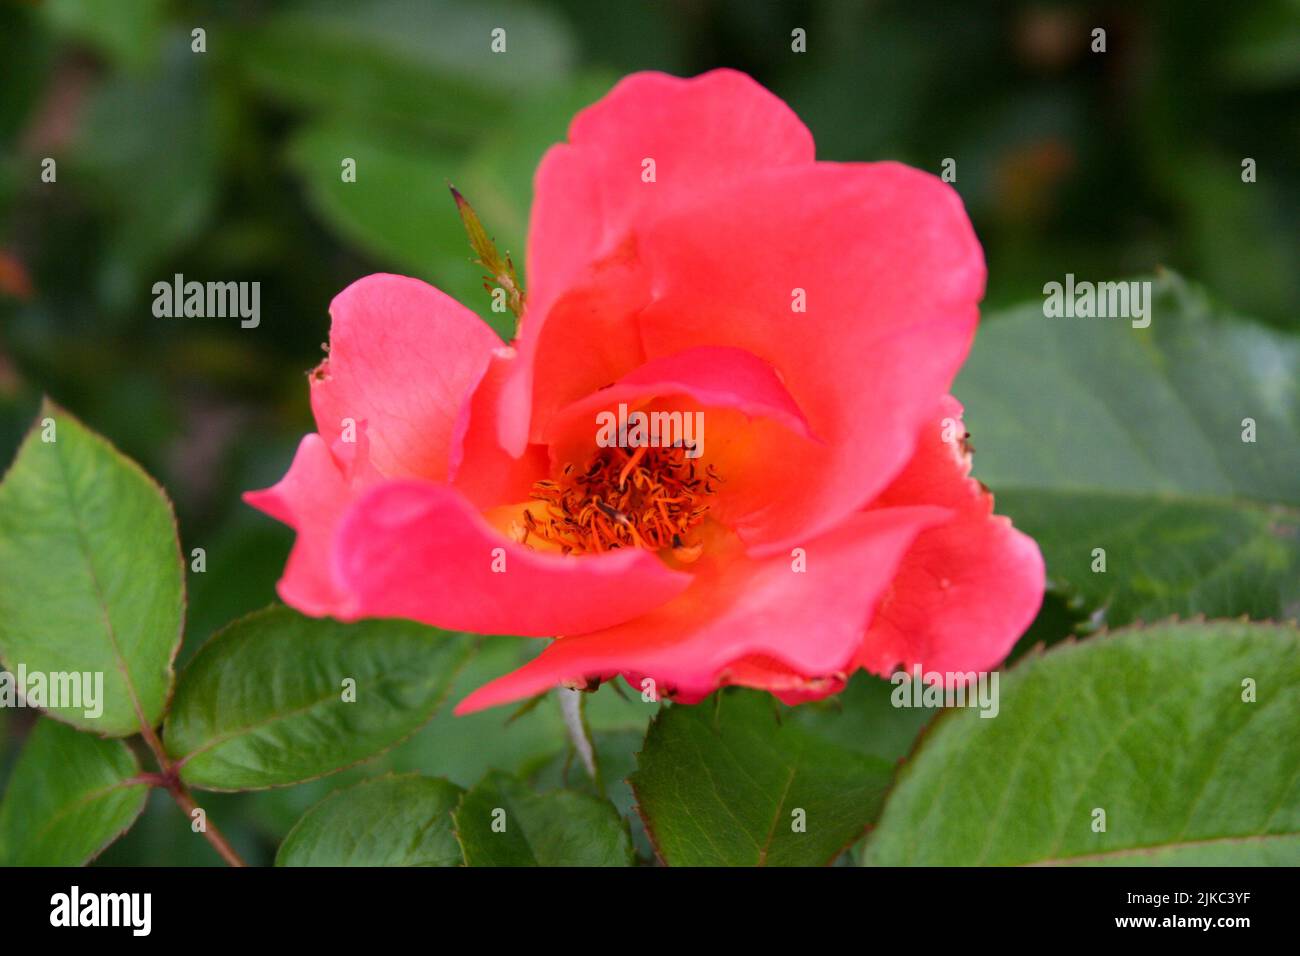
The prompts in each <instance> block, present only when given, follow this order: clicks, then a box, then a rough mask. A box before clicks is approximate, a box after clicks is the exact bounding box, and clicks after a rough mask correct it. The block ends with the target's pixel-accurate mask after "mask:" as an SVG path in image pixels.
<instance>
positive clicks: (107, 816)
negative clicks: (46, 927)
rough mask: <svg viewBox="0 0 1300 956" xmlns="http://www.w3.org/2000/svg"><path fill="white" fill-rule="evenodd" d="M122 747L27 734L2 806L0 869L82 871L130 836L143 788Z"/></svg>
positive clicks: (49, 733)
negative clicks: (75, 868)
mask: <svg viewBox="0 0 1300 956" xmlns="http://www.w3.org/2000/svg"><path fill="white" fill-rule="evenodd" d="M139 772H140V767H139V765H138V764H137V763H136V760H135V756H134V755H133V754H132V753H131V751H130V749H129V748H128V747H127V746H126V744H124V743H122V742H121V741H120V740H101V739H100V738H98V737H93V736H91V735H89V734H83V733H79V732H78V731H76V730H74V729H73V728H71V727H68V726H65V725H63V724H60V723H58V722H57V721H53V720H41V721H38V722H37V723H36V726H35V727H33V728H32V732H31V735H30V736H29V737H28V738H27V744H26V746H25V747H24V748H23V752H22V754H21V756H19V758H18V762H17V764H15V765H14V770H13V774H12V775H11V776H10V778H9V784H8V786H7V788H6V789H5V794H4V803H3V804H0V865H4V866H80V865H81V864H83V863H85V862H87V861H88V860H91V859H93V858H94V857H96V856H98V855H99V853H100V852H102V851H103V849H104V848H105V847H106V846H108V845H109V844H110V843H112V842H113V841H114V840H116V839H117V838H118V837H119V836H121V835H122V834H123V833H125V832H126V831H127V830H128V829H130V827H131V824H132V823H134V822H135V819H136V817H138V816H139V815H140V811H141V810H143V809H144V804H145V800H146V799H147V798H148V795H149V787H148V786H147V785H146V784H143V783H131V782H130V781H131V780H132V779H133V778H134V777H135V776H136V775H137V774H138V773H139Z"/></svg>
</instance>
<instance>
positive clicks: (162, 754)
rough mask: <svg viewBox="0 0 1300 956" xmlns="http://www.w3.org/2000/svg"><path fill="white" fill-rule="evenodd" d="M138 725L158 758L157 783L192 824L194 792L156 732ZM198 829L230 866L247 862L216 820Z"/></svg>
mask: <svg viewBox="0 0 1300 956" xmlns="http://www.w3.org/2000/svg"><path fill="white" fill-rule="evenodd" d="M140 726H141V729H140V734H141V736H142V737H144V742H145V744H147V745H148V747H149V751H150V752H151V753H152V754H153V756H154V759H155V760H157V761H158V768H159V770H160V771H161V774H160V775H158V777H157V782H156V785H157V786H161V787H165V788H166V789H167V792H168V793H170V794H171V795H172V799H173V800H175V801H176V803H177V805H178V806H179V807H180V808H181V810H183V811H184V812H185V815H186V816H187V817H189V818H190V821H191V823H193V820H194V811H195V810H197V809H199V805H198V804H197V803H196V802H195V801H194V795H193V794H191V793H190V791H189V788H188V787H186V786H185V784H183V783H181V778H180V772H179V768H178V767H177V765H176V764H174V763H173V762H172V760H171V758H170V757H168V756H167V751H166V750H165V749H163V745H162V741H161V740H159V739H158V734H157V733H155V732H154V729H153V728H152V727H149V726H147V725H145V724H144V723H143V722H141V725H140ZM148 776H153V775H148ZM200 832H201V833H202V834H203V838H204V839H205V840H207V841H208V842H209V843H211V844H212V848H213V849H214V850H216V851H217V854H218V855H219V856H220V857H221V858H222V859H223V860H225V861H226V862H227V863H228V864H229V865H231V866H246V865H247V864H245V863H244V861H243V859H242V858H241V857H240V855H239V854H238V853H236V852H235V848H234V847H233V846H231V845H230V841H229V840H227V839H226V838H225V836H224V835H222V833H221V831H220V830H218V829H217V825H216V824H215V823H212V822H210V821H208V820H206V819H205V820H204V821H203V829H202V830H201V831H200Z"/></svg>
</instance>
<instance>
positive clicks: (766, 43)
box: [0, 0, 1300, 864]
mask: <svg viewBox="0 0 1300 956" xmlns="http://www.w3.org/2000/svg"><path fill="white" fill-rule="evenodd" d="M498 26H500V27H504V28H505V29H506V31H507V52H506V53H505V54H503V55H496V54H493V53H491V52H490V50H489V45H488V44H489V34H490V31H491V30H492V29H493V28H494V27H498ZM796 27H802V28H803V29H805V30H806V31H807V52H806V53H803V54H797V53H794V52H792V51H791V30H793V29H794V28H796ZM1095 27H1102V28H1104V29H1105V30H1106V31H1107V52H1106V53H1104V54H1095V53H1092V52H1091V51H1090V49H1089V44H1090V39H1091V38H1090V33H1091V31H1092V30H1093V28H1095ZM195 28H202V29H203V30H205V31H206V52H204V53H201V54H199V53H194V52H192V50H191V42H192V39H191V31H192V30H194V29H195ZM716 66H732V67H737V68H739V69H743V70H745V71H747V72H749V73H751V74H752V75H753V76H755V77H756V78H757V79H758V80H759V81H761V82H762V83H764V84H765V85H767V86H768V87H769V88H771V89H772V90H774V91H775V92H776V93H777V94H779V95H780V96H782V97H783V98H784V99H786V100H787V101H788V102H789V103H790V105H791V106H792V107H793V108H794V109H795V110H796V111H797V112H798V113H799V115H800V116H801V117H802V118H803V119H804V121H805V122H806V123H807V124H808V125H809V127H810V128H811V129H812V131H813V134H814V136H815V138H816V140H817V145H818V152H819V155H820V156H821V157H822V158H824V159H834V160H875V159H898V160H902V161H905V162H908V163H911V164H913V165H915V166H919V167H921V168H924V169H929V170H931V171H934V172H936V173H937V172H939V171H940V168H941V164H942V162H943V160H944V159H945V158H947V157H951V158H953V159H955V160H956V161H957V181H956V184H955V185H956V187H957V189H958V190H959V191H960V192H961V194H962V196H963V197H964V198H965V201H966V203H967V206H968V208H969V211H970V214H971V217H972V219H973V220H974V223H975V227H976V231H977V232H978V234H979V236H980V238H981V240H982V241H983V243H984V247H985V251H986V254H987V258H988V264H989V291H988V298H987V301H988V303H989V305H990V306H991V307H996V306H1002V305H1008V304H1011V303H1014V302H1017V301H1021V300H1024V299H1029V298H1032V297H1035V296H1038V295H1039V294H1040V292H1041V288H1042V285H1043V283H1044V282H1046V281H1049V280H1051V279H1060V278H1061V277H1062V276H1064V274H1065V273H1067V272H1073V273H1075V274H1076V275H1077V276H1079V277H1080V278H1090V279H1103V278H1110V277H1117V276H1124V275H1132V274H1138V273H1148V272H1150V271H1152V270H1153V269H1154V268H1155V267H1156V266H1158V265H1164V266H1169V267H1172V268H1174V269H1176V270H1178V271H1180V272H1181V273H1183V274H1184V275H1186V276H1188V277H1190V278H1192V279H1195V280H1197V281H1199V282H1201V283H1204V284H1205V285H1206V286H1207V287H1208V288H1209V289H1211V290H1212V291H1213V292H1214V294H1215V295H1216V296H1217V297H1218V298H1219V299H1220V300H1222V301H1224V302H1227V303H1230V304H1232V305H1233V306H1234V307H1235V308H1236V309H1238V310H1239V311H1241V312H1242V313H1245V314H1247V315H1253V316H1255V317H1256V318H1258V319H1260V320H1262V321H1264V322H1266V323H1269V324H1271V325H1274V326H1277V327H1282V328H1289V329H1293V330H1295V329H1300V314H1297V309H1296V305H1297V303H1298V302H1300V268H1298V267H1300V231H1298V230H1297V228H1296V223H1297V222H1300V180H1298V179H1297V176H1296V171H1297V169H1300V95H1298V94H1300V2H1295V0H1273V2H1242V3H1230V4H1229V3H1210V2H1206V3H1201V2H1188V0H1168V2H1152V3H1145V4H1132V3H1067V2H1057V3H1053V2H1015V3H1013V2H1006V3H972V2H968V0H936V2H925V3H917V2H874V3H873V2H847V0H843V2H833V0H822V2H817V0H806V2H789V3H758V2H746V0H715V2H710V0H647V2H631V0H620V2H616V3H610V2H598V0H591V2H587V0H555V2H547V3H543V2H537V3H499V2H492V0H488V2H477V0H474V2H471V0H460V2H441V0H339V2H333V0H313V2H304V3H289V2H269V0H263V2H258V0H212V2H199V0H195V2H179V0H175V2H168V0H45V2H39V3H36V2H9V0H6V2H4V3H3V4H0V71H3V72H2V81H0V144H2V149H0V153H2V160H3V161H2V165H0V463H4V464H7V463H8V461H9V460H10V459H11V458H12V456H13V452H14V450H15V449H16V448H17V444H18V441H19V438H20V436H21V434H22V432H23V431H24V429H25V428H26V427H27V426H28V425H29V424H30V422H31V421H32V419H33V418H34V416H35V412H36V408H37V404H38V402H39V398H40V395H41V394H42V393H48V394H49V395H51V396H52V397H53V398H55V399H56V400H57V401H59V402H60V403H62V404H63V405H65V406H66V407H68V408H69V409H70V410H72V411H73V412H75V413H76V414H78V415H79V416H81V417H82V418H83V419H84V420H85V421H86V422H87V423H88V424H90V425H91V426H92V427H93V428H95V429H97V430H98V431H100V432H101V433H103V434H104V435H106V436H107V437H109V438H110V439H111V440H112V441H113V442H114V443H116V444H117V445H118V446H119V447H120V448H121V449H122V450H123V451H125V452H126V453H127V454H129V455H130V456H132V457H134V458H135V459H137V460H138V461H140V462H141V463H142V464H143V465H144V467H145V468H146V469H147V470H148V471H149V472H150V473H152V474H153V475H155V476H156V477H157V478H158V479H159V480H160V481H161V482H162V483H163V485H164V486H165V487H166V488H167V490H168V492H169V493H170V494H171V496H172V498H173V499H174V501H175V504H176V509H177V512H178V515H179V519H180V527H181V537H182V545H183V548H184V550H185V551H186V552H188V551H189V549H190V548H193V547H204V548H205V549H206V551H207V572H206V573H204V574H191V575H190V577H189V582H188V586H189V624H188V632H187V636H186V640H185V646H184V648H183V649H182V652H181V661H182V662H183V661H184V660H185V658H186V657H187V656H188V655H189V654H191V653H192V652H193V650H194V648H195V647H196V646H198V644H199V643H201V642H202V641H203V640H204V639H206V638H207V637H208V636H209V635H210V634H211V633H212V632H213V631H214V630H215V629H217V628H218V627H220V626H221V625H222V624H224V623H225V622H227V621H229V620H230V619H232V618H233V617H235V616H237V615H239V614H242V613H244V612H246V611H249V610H252V609H254V608H257V607H260V606H262V605H264V604H266V603H268V602H269V601H270V600H271V599H272V598H273V594H274V592H273V586H274V582H275V580H276V578H277V577H278V574H279V571H280V569H281V567H282V565H283V561H284V558H285V556H286V554H287V553H288V548H289V545H290V543H291V534H290V532H289V531H288V530H287V529H285V528H283V527H280V526H279V525H276V524H274V523H273V522H271V521H270V520H269V519H267V518H265V517H263V516H261V515H259V514H256V513H254V512H253V511H252V510H251V509H249V508H247V507H246V506H244V505H243V504H242V503H241V502H240V501H239V493H240V492H241V491H242V490H245V489H249V488H256V487H262V486H265V485H267V484H270V483H271V482H273V481H274V480H276V479H277V478H278V477H279V476H280V475H281V474H282V473H283V471H284V469H285V467H286V465H287V464H288V462H289V460H290V457H291V455H292V451H293V448H294V447H295V445H296V442H297V440H298V438H299V437H300V435H301V434H302V433H303V432H304V431H306V430H308V429H309V428H310V427H311V425H310V422H311V418H310V412H309V409H308V401H307V400H308V393H307V388H306V387H305V386H306V383H305V380H304V373H305V372H306V371H307V370H308V369H309V368H311V367H312V366H313V365H314V364H315V363H316V362H317V361H318V360H319V358H320V356H321V352H320V343H322V342H323V341H324V340H325V339H326V337H327V335H328V316H327V312H326V309H327V306H328V303H329V300H330V299H331V297H332V296H333V295H334V294H335V293H336V292H338V291H339V290H340V289H342V288H343V287H344V286H345V285H347V284H348V283H349V282H351V281H352V280H354V279H356V278H358V277H360V276H362V275H365V274H367V273H370V272H375V271H394V272H402V273H406V274H410V275H417V276H421V277H423V278H426V279H428V280H430V281H432V282H434V283H435V284H437V285H438V286H439V287H441V288H442V289H444V290H446V291H447V292H449V293H451V294H452V295H454V296H456V297H457V298H459V299H460V300H461V301H463V302H465V303H466V304H467V305H469V306H470V307H472V308H474V309H476V310H477V311H478V312H480V313H481V314H483V315H484V317H485V318H488V319H489V320H494V321H497V322H498V325H497V327H498V330H499V331H502V332H503V333H504V332H506V331H507V330H506V329H505V328H504V326H503V325H501V324H500V323H499V317H496V316H494V315H493V314H492V313H491V312H490V310H489V309H488V297H487V294H486V293H485V292H483V290H482V288H481V282H480V278H479V271H480V270H478V269H477V268H476V267H475V266H474V265H472V264H471V262H470V252H469V249H468V247H467V244H466V242H465V238H464V232H463V230H462V227H461V225H460V222H459V220H458V218H457V216H456V214H455V209H454V207H453V204H452V202H451V200H450V198H449V195H448V192H447V185H446V184H447V182H448V181H449V180H450V181H452V182H454V183H455V184H456V185H457V186H458V187H459V188H460V189H461V191H462V192H464V193H465V195H466V196H467V197H468V198H469V199H470V201H471V202H472V203H473V204H474V205H475V207H476V209H477V211H478V212H479V214H480V216H481V218H482V219H483V221H484V223H485V224H486V225H487V227H488V230H489V232H491V233H493V234H494V235H495V236H496V238H497V240H498V244H499V245H500V246H501V247H502V248H503V249H508V250H510V251H512V252H513V253H514V254H515V258H516V260H517V261H518V262H519V263H520V265H521V266H522V260H523V251H524V236H525V233H526V229H527V218H528V205H529V199H530V192H531V176H532V171H533V169H534V167H535V166H536V163H537V160H538V158H539V157H540V156H541V154H542V152H543V151H544V149H545V148H546V147H547V145H549V144H550V143H552V142H555V141H557V140H560V139H562V138H563V137H564V133H565V129H566V126H567V124H568V121H569V119H570V118H571V117H572V115H573V113H574V112H575V111H576V110H577V109H579V108H580V107H581V106H583V105H585V104H587V103H589V102H591V101H592V100H594V99H595V98H597V97H598V96H600V95H601V94H602V93H603V92H604V91H605V90H606V89H608V88H609V86H610V85H611V84H612V83H613V82H614V81H615V80H616V79H617V78H618V77H619V76H621V75H623V74H625V73H628V72H631V71H635V70H641V69H660V70H666V71H669V72H672V73H676V74H680V75H690V74H694V73H698V72H701V71H703V70H706V69H709V68H712V67H716ZM47 157H49V158H53V159H54V160H55V161H56V163H57V181H56V182H54V183H47V182H42V179H41V169H42V161H43V160H44V159H45V158H47ZM345 157H350V158H353V159H355V160H356V163H357V182H355V183H347V184H345V183H343V182H342V181H341V178H340V163H341V161H342V159H343V158H345ZM1246 157H1250V158H1253V159H1254V160H1255V161H1256V163H1257V169H1258V181H1257V182H1256V183H1254V184H1252V185H1251V186H1250V187H1249V188H1246V189H1243V188H1241V179H1240V175H1241V163H1242V160H1243V159H1244V158H1246ZM177 272H179V273H183V274H184V275H185V277H186V278H187V279H197V280H199V281H207V280H219V281H232V280H234V281H244V280H256V281H259V282H260V283H261V294H262V300H261V310H262V318H261V325H260V326H259V327H258V328H256V329H247V330H245V329H241V328H240V327H239V322H238V320H236V319H159V318H155V317H154V315H153V314H152V311H151V306H152V300H153V296H152V292H151V287H152V285H153V283H154V282H157V281H166V280H170V278H171V277H172V275H173V274H174V273H177ZM525 285H526V277H525ZM0 586H3V582H0ZM1046 613H1048V614H1049V615H1050V614H1054V615H1056V616H1057V617H1060V616H1061V615H1062V614H1064V613H1065V612H1064V611H1063V609H1062V608H1061V607H1059V606H1054V605H1049V608H1048V612H1046ZM1049 625H1050V622H1049ZM1049 625H1043V624H1042V622H1040V626H1049ZM519 644H520V642H516V641H513V640H510V639H488V640H487V641H486V642H485V647H484V651H483V653H482V654H480V656H479V657H478V658H477V659H476V660H475V662H474V663H473V665H472V666H471V667H470V668H469V669H468V671H467V672H466V673H465V674H463V675H462V680H461V682H460V685H459V686H458V687H457V688H456V690H455V691H453V696H454V697H459V696H462V695H463V693H464V692H465V691H466V690H467V689H468V688H471V687H473V686H476V685H477V684H479V683H482V682H483V681H484V680H486V679H487V678H489V677H491V676H495V675H496V674H499V673H501V672H502V671H504V670H506V669H507V668H508V667H509V666H510V665H511V663H512V662H513V661H514V660H516V659H517V658H518V655H519V654H520V653H521V651H520V648H519ZM548 704H549V702H548ZM31 719H32V718H31V715H30V714H29V713H27V712H22V711H17V712H14V711H0V778H3V775H4V773H5V771H6V770H7V767H8V766H9V764H11V762H12V759H13V754H14V751H15V750H16V744H17V742H18V741H19V740H20V739H21V736H22V732H23V731H24V729H25V727H26V725H27V723H28V722H29V721H30V720H31ZM451 719H452V718H451V717H450V715H449V714H446V713H444V714H440V715H439V716H438V717H437V718H435V720H434V722H433V723H432V724H431V725H430V726H429V727H427V728H426V729H425V730H423V731H421V732H420V733H419V734H418V735H417V736H416V737H415V738H413V739H412V740H411V741H408V742H407V743H406V744H404V745H402V747H400V748H398V750H397V751H395V752H393V753H392V754H389V755H387V756H385V757H384V758H382V759H381V761H379V762H378V763H376V764H370V765H368V766H367V767H366V768H363V769H362V770H360V771H351V772H349V773H348V774H345V775H341V776H340V777H334V778H331V779H330V780H328V781H322V782H319V783H316V784H307V785H304V786H300V787H295V788H292V789H290V790H285V791H274V792H267V793H262V794H254V795H243V796H233V797H211V798H205V805H207V806H208V809H209V811H210V813H211V814H212V815H213V819H214V820H217V821H219V823H220V826H221V827H222V829H223V830H224V831H225V832H226V833H227V834H228V835H229V836H231V837H232V839H233V840H234V842H235V843H236V845H237V846H238V848H239V849H240V850H241V852H244V853H245V854H246V856H247V858H248V859H249V860H250V862H267V861H268V860H269V859H270V857H271V855H272V853H273V851H274V847H275V845H276V843H277V842H278V840H279V839H280V837H281V836H283V834H284V832H285V831H286V830H287V828H288V826H289V825H290V824H291V823H292V822H293V821H294V820H295V819H296V818H297V816H298V815H299V814H300V813H301V812H302V810H303V809H305V808H306V807H307V806H309V805H310V804H311V803H313V802H314V801H315V800H316V799H318V798H319V797H320V796H321V794H322V793H324V792H326V791H328V790H329V789H331V788H332V787H334V786H336V785H337V784H338V783H340V782H343V781H344V780H346V779H350V778H351V777H353V776H362V775H369V774H373V773H375V772H376V769H377V768H380V767H396V768H400V769H421V770H425V771H430V772H437V773H442V774H445V775H446V776H448V777H450V778H451V779H453V780H454V781H455V782H457V783H459V784H461V785H465V786H468V785H470V784H472V783H474V782H475V781H476V780H477V778H478V777H479V776H480V775H481V774H482V773H483V771H485V770H486V769H487V768H488V767H490V766H497V767H501V768H506V769H524V770H527V771H531V772H536V773H541V774H547V773H555V772H558V770H557V769H556V763H555V753H556V748H557V747H558V746H560V742H561V740H562V734H561V730H560V723H559V716H558V713H552V712H551V711H550V710H549V709H548V708H539V712H537V713H534V714H531V715H530V716H529V719H528V720H521V721H518V722H516V723H513V724H510V725H509V726H508V727H506V728H503V720H504V717H503V715H502V714H501V713H489V714H480V715H477V716H475V717H473V718H467V719H464V720H461V721H458V722H457V723H456V727H455V732H454V733H452V732H449V729H448V728H449V726H450V722H451ZM593 722H594V723H595V724H596V725H597V726H598V727H599V728H603V729H607V730H610V731H612V732H613V733H614V736H617V735H618V734H626V735H628V736H629V737H630V738H631V739H636V738H639V735H640V732H641V730H642V729H643V727H644V723H645V716H644V713H643V710H641V709H636V708H632V707H629V706H625V705H624V704H623V703H622V702H621V701H620V699H619V698H618V697H616V696H614V695H613V694H610V693H603V694H600V695H596V698H595V704H594V708H593ZM906 739H909V737H908V736H907V735H906V734H902V735H901V736H900V740H906ZM882 746H883V745H882ZM625 757H626V748H624V750H623V751H620V755H616V756H614V757H612V758H611V759H615V760H617V759H625ZM629 769H630V768H629ZM629 798H630V795H628V794H618V795H616V799H618V800H627V799H629ZM102 862H105V863H118V864H121V863H140V862H150V863H194V864H206V863H216V862H218V861H217V859H216V857H215V855H214V854H213V853H212V852H211V850H210V848H208V847H207V845H206V844H204V843H203V842H202V841H200V840H198V839H196V838H193V837H192V835H191V834H190V833H189V829H188V824H187V821H186V820H185V818H184V817H183V816H182V815H181V814H180V812H179V811H177V810H176V808H175V807H173V806H171V805H169V801H168V799H167V798H166V796H165V795H163V794H155V795H154V797H153V799H152V802H151V804H150V809H149V811H148V812H147V814H146V816H145V818H144V819H143V820H142V821H141V823H140V824H138V825H137V827H136V828H135V830H134V831H133V832H132V833H131V834H130V835H129V836H128V837H127V838H126V839H124V840H123V841H122V842H121V843H119V844H117V845H115V846H114V847H113V848H111V849H110V850H109V852H108V853H107V854H106V855H105V856H104V857H103V858H102Z"/></svg>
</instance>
